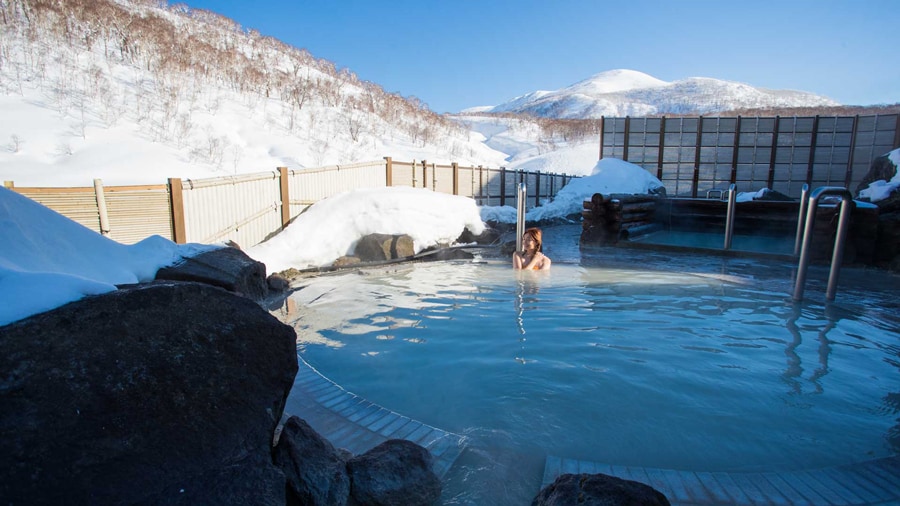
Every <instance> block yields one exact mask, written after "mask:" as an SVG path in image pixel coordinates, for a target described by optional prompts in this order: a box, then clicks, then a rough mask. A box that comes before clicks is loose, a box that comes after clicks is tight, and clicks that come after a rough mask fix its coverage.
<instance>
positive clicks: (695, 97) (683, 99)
mask: <svg viewBox="0 0 900 506" xmlns="http://www.w3.org/2000/svg"><path fill="white" fill-rule="evenodd" d="M836 105H840V104H838V103H837V102H835V101H834V100H831V99H829V98H827V97H823V96H820V95H815V94H812V93H807V92H803V91H794V90H767V89H763V88H756V87H753V86H750V85H748V84H744V83H738V82H733V81H723V80H721V79H712V78H708V77H690V78H687V79H681V80H678V81H674V82H666V81H662V80H660V79H657V78H655V77H653V76H650V75H647V74H645V73H643V72H638V71H636V70H626V69H619V70H608V71H606V72H601V73H599V74H596V75H594V76H592V77H590V78H588V79H585V80H584V81H580V82H578V83H575V84H573V85H571V86H567V87H565V88H562V89H559V90H556V91H534V92H531V93H528V94H525V95H522V96H520V97H516V98H514V99H512V100H510V101H508V102H504V103H502V104H500V105H497V106H494V107H490V108H484V107H480V108H477V109H478V110H479V111H481V112H485V111H486V112H511V113H526V114H531V115H534V116H539V117H545V118H573V119H574V118H578V119H587V118H599V117H601V116H648V115H656V114H709V113H715V112H723V111H729V110H734V109H754V108H776V107H818V106H836ZM473 110H474V109H473Z"/></svg>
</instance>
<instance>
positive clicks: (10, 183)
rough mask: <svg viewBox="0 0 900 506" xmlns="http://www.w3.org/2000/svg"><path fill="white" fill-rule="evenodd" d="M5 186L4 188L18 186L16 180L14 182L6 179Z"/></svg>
mask: <svg viewBox="0 0 900 506" xmlns="http://www.w3.org/2000/svg"><path fill="white" fill-rule="evenodd" d="M3 187H4V188H15V187H16V183H14V182H12V181H4V182H3Z"/></svg>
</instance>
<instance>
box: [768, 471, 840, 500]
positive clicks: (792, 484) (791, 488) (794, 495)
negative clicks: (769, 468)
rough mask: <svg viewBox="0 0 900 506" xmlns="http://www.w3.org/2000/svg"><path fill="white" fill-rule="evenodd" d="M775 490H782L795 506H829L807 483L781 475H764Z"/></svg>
mask: <svg viewBox="0 0 900 506" xmlns="http://www.w3.org/2000/svg"><path fill="white" fill-rule="evenodd" d="M762 476H763V477H764V478H765V479H767V480H769V483H771V484H772V486H774V487H775V488H777V489H778V490H780V491H781V492H782V493H783V494H784V495H785V497H787V498H788V499H790V500H791V501H792V503H793V504H800V505H803V504H805V505H809V506H816V505H819V504H828V500H827V499H825V498H824V497H822V496H821V495H819V494H818V493H816V491H815V490H813V489H811V488H810V487H809V486H808V485H806V484H805V483H803V482H801V481H798V480H795V479H792V477H790V476H787V475H784V474H779V473H762Z"/></svg>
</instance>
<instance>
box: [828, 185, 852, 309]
mask: <svg viewBox="0 0 900 506" xmlns="http://www.w3.org/2000/svg"><path fill="white" fill-rule="evenodd" d="M842 197H843V198H842V199H841V217H840V218H838V229H837V235H836V236H835V238H834V253H832V255H831V271H830V272H829V273H828V289H827V290H826V291H825V300H827V301H832V300H834V295H835V293H837V282H838V274H839V273H840V271H841V263H842V262H843V261H844V242H845V240H846V238H847V230H848V229H849V228H850V212H851V210H850V208H851V207H852V206H853V197H852V196H851V195H850V192H849V191H846V190H845V191H844V193H843V194H842Z"/></svg>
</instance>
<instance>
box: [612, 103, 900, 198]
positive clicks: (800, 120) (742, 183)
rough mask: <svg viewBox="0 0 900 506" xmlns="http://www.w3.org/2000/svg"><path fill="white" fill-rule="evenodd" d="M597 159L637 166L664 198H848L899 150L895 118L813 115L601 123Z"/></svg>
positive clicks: (899, 122)
mask: <svg viewBox="0 0 900 506" xmlns="http://www.w3.org/2000/svg"><path fill="white" fill-rule="evenodd" d="M601 121H602V124H601V132H602V133H601V140H600V158H603V157H604V156H608V157H613V158H619V159H622V160H625V161H628V162H631V163H633V164H636V165H640V166H641V167H643V168H644V169H646V170H647V171H648V172H650V173H651V174H653V175H654V176H656V177H657V178H659V179H660V180H661V181H662V182H663V184H664V185H665V187H666V192H667V193H668V194H669V195H670V196H683V197H695V198H696V197H698V196H699V197H705V196H706V193H707V192H708V191H710V190H726V189H728V187H729V186H730V185H731V184H732V183H733V184H735V187H736V188H737V190H738V191H756V190H759V189H760V188H770V189H773V190H777V191H779V192H781V193H784V194H786V195H789V196H791V197H795V198H796V197H799V196H800V192H801V189H802V187H803V185H804V184H808V185H809V186H810V188H816V187H819V186H842V187H845V188H848V189H849V190H850V191H852V192H855V191H856V186H857V185H858V184H859V183H860V181H861V180H862V178H863V177H864V176H865V175H866V173H867V172H868V170H869V167H870V166H871V164H872V161H873V160H874V159H875V158H877V157H878V156H880V155H883V154H885V153H887V152H888V151H891V150H893V149H895V148H897V147H898V146H900V114H883V115H872V116H843V117H842V116H813V117H779V116H775V117H741V116H737V117H696V118H681V117H675V118H666V117H661V118H631V117H625V118H602V120H601Z"/></svg>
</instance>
